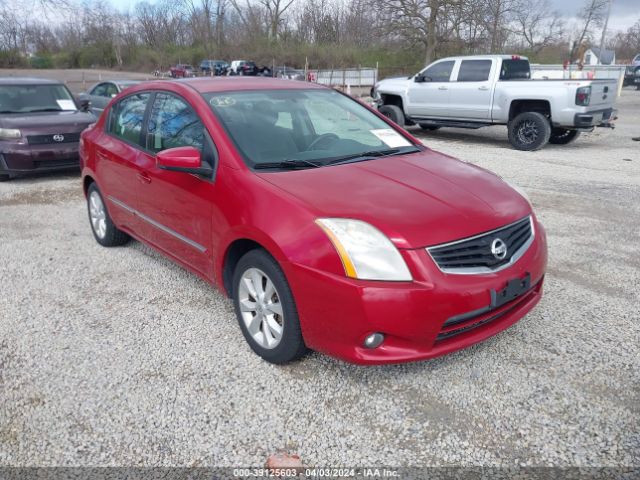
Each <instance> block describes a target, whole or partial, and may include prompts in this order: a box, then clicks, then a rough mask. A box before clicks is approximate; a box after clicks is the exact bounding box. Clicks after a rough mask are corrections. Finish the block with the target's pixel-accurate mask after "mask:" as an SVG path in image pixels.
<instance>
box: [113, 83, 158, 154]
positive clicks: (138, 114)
mask: <svg viewBox="0 0 640 480" xmlns="http://www.w3.org/2000/svg"><path fill="white" fill-rule="evenodd" d="M148 101H149V93H137V94H134V95H130V96H128V97H125V98H123V99H122V100H120V101H119V102H118V103H117V104H116V105H115V107H114V108H113V109H112V112H111V122H110V125H109V132H110V133H112V134H113V135H115V136H116V137H119V138H122V139H123V140H126V141H128V142H131V143H135V144H136V145H140V146H143V143H142V142H141V140H140V134H141V132H142V122H143V121H144V112H145V110H146V108H147V102H148Z"/></svg>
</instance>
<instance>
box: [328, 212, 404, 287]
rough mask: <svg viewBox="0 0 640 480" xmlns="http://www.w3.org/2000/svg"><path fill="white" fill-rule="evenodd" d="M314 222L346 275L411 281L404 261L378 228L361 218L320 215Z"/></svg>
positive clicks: (360, 277) (369, 278)
mask: <svg viewBox="0 0 640 480" xmlns="http://www.w3.org/2000/svg"><path fill="white" fill-rule="evenodd" d="M316 223H317V224H318V225H319V226H320V227H321V228H322V229H323V230H324V232H325V233H326V234H327V236H328V237H329V239H330V240H331V243H333V246H334V247H335V248H336V250H337V251H338V255H339V256H340V259H341V260H342V264H343V265H344V271H345V273H346V274H347V276H348V277H351V278H358V279H360V280H389V281H406V282H408V281H411V280H412V277H411V273H410V272H409V269H408V268H407V264H406V263H405V261H404V260H403V258H402V255H400V252H398V249H397V248H396V247H395V246H394V245H393V243H391V240H389V239H388V238H387V237H386V236H385V235H384V234H383V233H382V232H380V230H378V229H377V228H375V227H373V226H371V225H369V224H368V223H366V222H363V221H361V220H352V219H347V218H319V219H318V220H316Z"/></svg>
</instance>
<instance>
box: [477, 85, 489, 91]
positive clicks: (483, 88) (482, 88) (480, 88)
mask: <svg viewBox="0 0 640 480" xmlns="http://www.w3.org/2000/svg"><path fill="white" fill-rule="evenodd" d="M478 90H482V91H483V92H486V91H487V90H489V87H484V86H483V87H478Z"/></svg>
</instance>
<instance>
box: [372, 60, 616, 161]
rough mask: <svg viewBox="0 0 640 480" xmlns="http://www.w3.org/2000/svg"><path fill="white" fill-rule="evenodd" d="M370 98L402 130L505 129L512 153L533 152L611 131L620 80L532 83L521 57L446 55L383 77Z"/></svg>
mask: <svg viewBox="0 0 640 480" xmlns="http://www.w3.org/2000/svg"><path fill="white" fill-rule="evenodd" d="M372 95H373V98H374V101H375V102H376V103H377V105H378V110H379V111H380V113H382V114H384V115H386V116H387V117H389V118H390V119H391V120H393V121H394V122H396V123H397V124H398V125H400V126H405V125H413V124H418V125H420V126H421V127H422V128H423V129H425V130H436V129H438V128H440V127H458V128H460V127H462V128H480V127H486V126H489V125H507V127H508V132H509V142H510V143H511V145H513V147H514V148H516V149H518V150H537V149H539V148H542V147H543V146H544V145H546V144H547V142H550V143H555V144H567V143H569V142H571V141H573V140H575V139H576V138H577V137H578V136H579V135H580V132H581V131H591V130H593V128H594V127H613V123H612V122H613V120H615V118H616V110H614V108H613V107H614V104H615V98H616V95H617V80H615V79H610V80H609V79H603V80H586V79H584V80H582V79H571V80H569V79H567V80H531V69H530V67H529V60H528V59H527V58H526V57H520V56H512V55H482V56H467V57H450V58H444V59H442V60H438V61H436V62H434V63H432V64H430V65H429V66H427V67H426V68H425V69H424V70H422V71H421V72H419V73H418V74H417V75H415V76H412V77H409V78H390V79H387V80H382V81H380V82H378V83H377V84H376V85H375V86H374V88H373V90H372Z"/></svg>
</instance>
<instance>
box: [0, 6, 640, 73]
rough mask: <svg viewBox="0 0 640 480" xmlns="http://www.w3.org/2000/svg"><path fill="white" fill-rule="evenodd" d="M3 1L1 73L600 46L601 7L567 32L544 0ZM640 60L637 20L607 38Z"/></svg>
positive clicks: (569, 52) (542, 53)
mask: <svg viewBox="0 0 640 480" xmlns="http://www.w3.org/2000/svg"><path fill="white" fill-rule="evenodd" d="M69 2H74V0H38V1H37V3H36V6H35V11H34V7H33V3H32V2H29V3H27V2H26V1H24V0H0V66H3V67H12V66H32V67H41V68H50V67H58V68H78V67H83V68H88V67H103V68H121V69H133V70H140V71H150V70H154V69H156V68H160V69H165V68H167V67H168V66H169V65H172V64H174V63H176V62H184V63H193V64H198V63H199V62H200V60H202V59H205V58H222V59H227V60H229V59H234V58H243V59H247V60H249V59H251V60H255V61H256V62H258V63H261V64H265V65H270V64H271V63H272V62H276V63H277V64H287V65H293V66H302V65H303V64H304V63H305V61H308V62H309V63H310V64H311V65H312V67H314V68H323V67H332V66H334V67H344V66H355V65H366V66H373V65H375V64H376V63H379V64H380V66H381V67H382V68H383V69H388V70H389V71H390V73H391V71H392V70H393V71H397V72H404V71H405V70H412V69H415V68H418V67H420V66H422V65H424V64H425V63H426V62H429V61H430V60H433V59H435V58H439V57H442V56H446V55H454V54H479V53H505V52H517V53H522V54H525V55H529V56H530V57H532V58H533V59H534V60H536V61H539V62H553V63H560V62H562V61H564V60H568V59H572V60H575V58H572V57H574V56H575V55H576V52H578V51H579V50H580V48H579V47H580V45H583V44H592V45H595V46H598V45H599V41H600V34H601V29H602V25H603V19H604V16H605V14H606V9H607V5H608V0H585V3H584V6H583V8H582V9H581V10H580V11H578V12H576V15H575V20H573V21H572V22H571V23H570V24H569V23H567V22H566V21H565V20H564V19H563V18H562V17H561V16H560V14H559V13H558V12H557V11H555V10H554V9H553V4H552V3H551V1H550V0H465V1H461V0H159V1H157V2H154V3H150V2H147V1H139V2H137V3H133V4H132V5H131V6H130V8H129V10H128V11H126V12H122V11H119V10H117V9H115V8H113V7H112V6H110V5H109V4H108V3H104V2H100V1H96V0H88V1H85V2H84V3H82V4H77V3H69ZM606 44H607V46H609V47H613V46H615V48H616V51H617V57H618V58H619V59H625V58H632V57H633V56H634V55H635V54H636V53H638V52H640V19H639V21H638V22H636V24H635V25H634V26H633V27H632V28H630V29H629V30H628V31H627V32H617V33H612V34H610V35H609V36H608V37H607V43H606Z"/></svg>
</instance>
